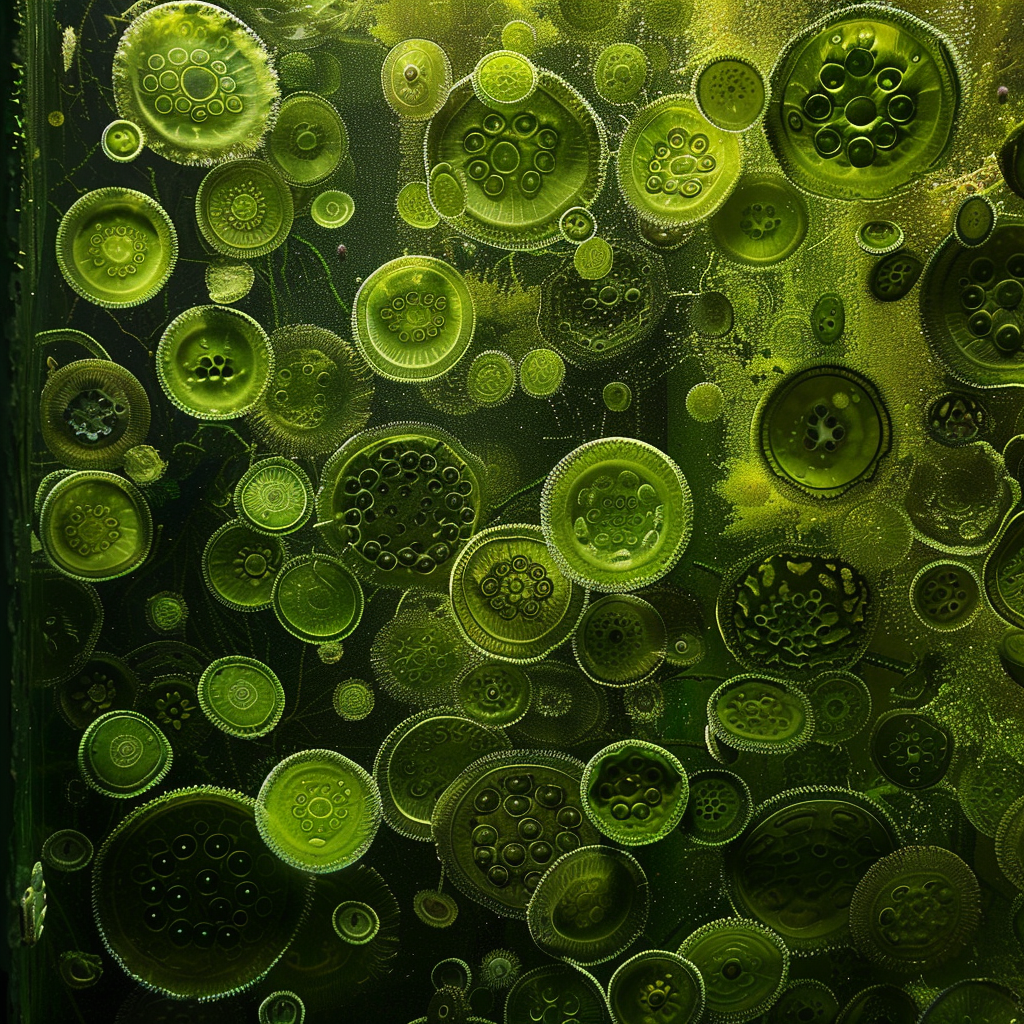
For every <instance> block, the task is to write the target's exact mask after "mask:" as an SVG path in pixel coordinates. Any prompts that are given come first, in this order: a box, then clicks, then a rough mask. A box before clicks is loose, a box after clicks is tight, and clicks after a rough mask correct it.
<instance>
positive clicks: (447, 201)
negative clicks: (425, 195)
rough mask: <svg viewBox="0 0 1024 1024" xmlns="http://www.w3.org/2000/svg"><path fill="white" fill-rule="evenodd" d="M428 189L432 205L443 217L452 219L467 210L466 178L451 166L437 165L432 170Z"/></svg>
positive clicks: (445, 164) (446, 164)
mask: <svg viewBox="0 0 1024 1024" xmlns="http://www.w3.org/2000/svg"><path fill="white" fill-rule="evenodd" d="M428 189H429V194H430V205H431V206H433V208H434V209H435V210H436V211H437V212H438V213H439V214H440V215H441V216H442V217H446V218H448V219H452V218H454V217H458V216H459V214H461V213H462V212H463V211H464V210H465V209H466V176H465V175H464V174H463V173H462V171H457V170H456V169H455V168H454V167H452V165H451V164H448V163H440V164H435V165H434V166H433V167H432V168H431V169H430V183H429V186H428Z"/></svg>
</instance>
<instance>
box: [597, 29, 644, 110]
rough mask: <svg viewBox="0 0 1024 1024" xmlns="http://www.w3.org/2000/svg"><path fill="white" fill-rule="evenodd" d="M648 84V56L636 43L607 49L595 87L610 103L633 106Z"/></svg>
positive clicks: (601, 54)
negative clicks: (630, 104) (631, 104)
mask: <svg viewBox="0 0 1024 1024" xmlns="http://www.w3.org/2000/svg"><path fill="white" fill-rule="evenodd" d="M646 81H647V55H646V54H645V53H644V51H643V50H641V49H640V47H639V46H636V45H635V44H633V43H612V45H611V46H606V47H605V48H604V49H603V50H602V51H601V53H600V55H599V56H598V58H597V63H596V64H595V65H594V87H595V88H596V89H597V94H598V96H600V97H601V99H603V100H607V101H608V102H609V103H616V104H622V103H632V102H633V100H635V99H636V98H637V96H639V95H640V93H641V92H642V91H643V87H644V84H645V83H646Z"/></svg>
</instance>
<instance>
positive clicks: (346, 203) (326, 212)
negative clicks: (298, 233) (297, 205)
mask: <svg viewBox="0 0 1024 1024" xmlns="http://www.w3.org/2000/svg"><path fill="white" fill-rule="evenodd" d="M355 212H356V204H355V200H353V198H352V197H351V196H350V195H349V194H348V193H347V192H339V191H338V190H337V189H329V190H328V191H326V192H321V193H320V195H318V196H317V197H316V198H315V199H314V200H313V203H312V205H311V206H310V208H309V215H310V216H311V217H312V218H313V220H314V221H315V222H316V223H317V224H319V225H320V227H322V228H331V229H333V228H340V227H344V226H345V225H346V224H347V223H348V222H349V221H350V220H351V219H352V214H354V213H355Z"/></svg>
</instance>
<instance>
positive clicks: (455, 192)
mask: <svg viewBox="0 0 1024 1024" xmlns="http://www.w3.org/2000/svg"><path fill="white" fill-rule="evenodd" d="M509 155H510V154H508V153H506V158H507V157H508V156H509ZM427 193H428V197H429V199H430V205H431V206H433V208H434V209H435V210H436V211H437V212H438V213H439V214H440V215H441V216H442V217H446V218H448V219H451V218H453V217H458V216H459V214H461V213H462V212H463V211H464V210H465V209H466V176H465V174H464V173H463V172H462V171H460V170H456V169H455V168H454V167H452V165H451V164H449V163H439V164H435V165H434V166H433V167H432V168H431V169H430V181H429V183H428V185H427Z"/></svg>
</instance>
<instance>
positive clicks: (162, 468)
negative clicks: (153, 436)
mask: <svg viewBox="0 0 1024 1024" xmlns="http://www.w3.org/2000/svg"><path fill="white" fill-rule="evenodd" d="M167 466H168V463H166V462H165V461H164V460H163V459H162V458H161V457H160V453H159V452H158V451H157V450H156V449H155V448H154V447H153V446H152V445H151V444H137V445H134V446H133V447H131V448H129V449H128V451H126V452H125V453H124V472H125V475H126V476H127V477H128V478H129V479H130V480H131V481H132V482H133V483H136V484H138V485H139V486H140V487H148V486H149V485H150V484H155V483H156V482H157V480H160V479H162V477H163V475H164V473H166V472H167Z"/></svg>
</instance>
